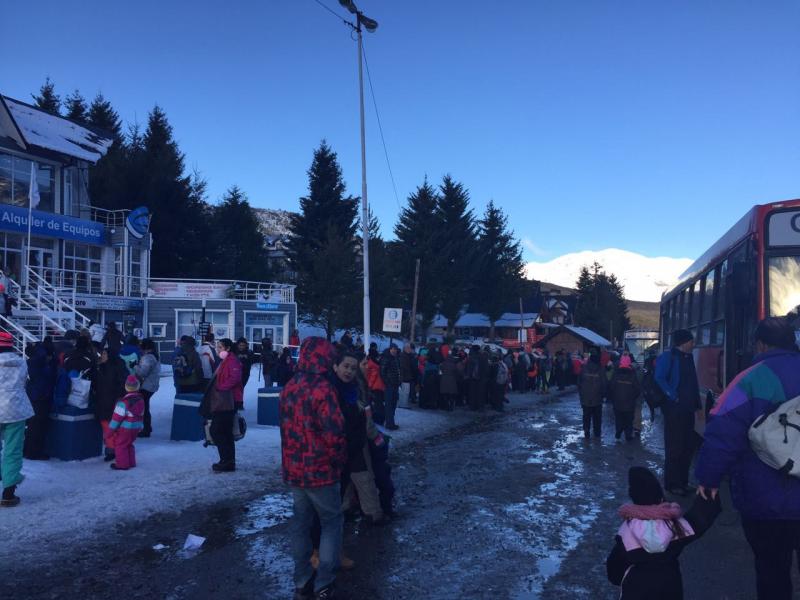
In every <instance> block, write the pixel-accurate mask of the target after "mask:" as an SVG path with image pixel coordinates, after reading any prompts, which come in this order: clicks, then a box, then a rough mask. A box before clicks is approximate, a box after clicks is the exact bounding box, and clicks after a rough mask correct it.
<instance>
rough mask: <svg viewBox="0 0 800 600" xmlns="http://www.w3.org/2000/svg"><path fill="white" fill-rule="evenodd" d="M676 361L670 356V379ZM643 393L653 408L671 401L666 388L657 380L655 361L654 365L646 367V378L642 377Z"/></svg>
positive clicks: (668, 377)
mask: <svg viewBox="0 0 800 600" xmlns="http://www.w3.org/2000/svg"><path fill="white" fill-rule="evenodd" d="M674 361H675V359H674V358H673V357H672V356H670V357H669V371H668V372H667V379H668V380H669V379H670V378H671V377H672V365H673V364H674ZM642 394H643V395H644V401H645V402H647V406H649V407H650V409H651V410H655V409H657V408H661V407H663V406H664V405H665V404H666V403H667V402H668V401H669V398H668V397H667V395H666V394H665V393H664V390H662V389H661V386H660V385H658V382H657V381H656V366H655V363H653V365H652V367H650V368H648V369H645V372H644V378H643V379H642Z"/></svg>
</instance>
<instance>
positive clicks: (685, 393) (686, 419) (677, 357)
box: [655, 329, 700, 496]
mask: <svg viewBox="0 0 800 600" xmlns="http://www.w3.org/2000/svg"><path fill="white" fill-rule="evenodd" d="M693 349H694V336H692V334H691V332H690V331H688V330H686V329H678V330H677V331H675V332H674V333H673V334H672V348H671V349H670V350H667V351H666V352H664V353H662V354H661V356H659V357H658V359H657V360H656V374H655V380H656V383H657V384H658V385H659V387H660V388H661V390H662V391H663V392H664V395H665V396H666V401H665V402H664V404H663V405H662V407H661V410H662V411H663V413H664V488H665V489H666V490H667V491H668V492H669V493H671V494H675V495H679V496H685V495H687V494H689V493H691V492H693V491H694V489H693V488H692V487H691V486H690V485H689V469H690V468H691V465H692V456H693V455H694V451H695V448H696V439H697V438H696V434H695V430H694V418H695V411H697V409H699V408H700V385H699V384H698V382H697V371H696V370H695V366H694V356H692V350H693Z"/></svg>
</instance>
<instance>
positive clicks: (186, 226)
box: [132, 106, 215, 277]
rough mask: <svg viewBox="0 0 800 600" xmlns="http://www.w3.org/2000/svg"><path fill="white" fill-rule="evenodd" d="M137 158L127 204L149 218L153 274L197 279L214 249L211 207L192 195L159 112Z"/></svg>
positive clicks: (152, 115)
mask: <svg viewBox="0 0 800 600" xmlns="http://www.w3.org/2000/svg"><path fill="white" fill-rule="evenodd" d="M140 152H141V157H140V160H139V161H138V163H139V164H138V165H137V167H139V168H140V169H141V170H140V171H139V172H138V173H134V174H133V175H134V176H138V182H137V184H136V188H135V190H136V195H135V198H134V200H133V203H132V206H147V207H148V208H149V209H150V212H151V213H152V215H153V217H152V220H151V222H150V230H151V233H152V234H153V238H154V244H153V256H152V259H151V264H152V272H153V276H155V277H202V276H204V274H205V270H206V269H207V267H208V264H209V263H210V262H211V260H210V257H211V256H212V255H213V253H214V252H215V250H214V248H213V244H211V243H210V240H211V226H210V223H209V220H210V219H209V217H210V210H209V206H208V204H207V203H206V202H205V201H204V199H200V198H197V197H195V195H194V194H193V189H192V181H191V177H189V176H187V175H186V174H185V172H184V156H183V154H182V153H181V151H180V150H179V149H178V144H177V142H175V140H174V138H173V135H172V126H171V125H170V124H169V121H168V120H167V116H166V114H165V113H164V111H163V110H162V109H161V108H160V107H158V106H156V107H155V108H153V110H152V111H151V112H150V115H149V117H148V122H147V130H146V131H145V134H144V137H143V138H142V147H141V150H140Z"/></svg>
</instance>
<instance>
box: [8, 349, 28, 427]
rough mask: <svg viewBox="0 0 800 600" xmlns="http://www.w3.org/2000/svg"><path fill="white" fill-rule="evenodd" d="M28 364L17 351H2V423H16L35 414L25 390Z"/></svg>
mask: <svg viewBox="0 0 800 600" xmlns="http://www.w3.org/2000/svg"><path fill="white" fill-rule="evenodd" d="M27 378H28V365H27V364H25V359H24V358H23V357H22V356H20V355H19V354H17V353H16V352H3V353H0V423H16V422H18V421H24V420H25V419H29V418H31V417H32V416H33V407H32V406H31V401H30V400H28V394H27V393H26V392H25V380H26V379H27Z"/></svg>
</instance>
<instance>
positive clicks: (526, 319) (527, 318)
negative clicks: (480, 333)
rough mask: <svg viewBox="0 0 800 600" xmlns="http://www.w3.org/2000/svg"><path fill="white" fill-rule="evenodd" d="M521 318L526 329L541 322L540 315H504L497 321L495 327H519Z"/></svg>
mask: <svg viewBox="0 0 800 600" xmlns="http://www.w3.org/2000/svg"><path fill="white" fill-rule="evenodd" d="M520 317H522V318H521V320H522V322H523V326H524V327H526V328H528V327H533V326H534V324H535V323H536V321H538V320H539V313H522V315H520V314H519V313H504V314H503V316H502V317H500V318H499V319H498V320H497V322H496V323H495V326H497V327H519V323H520Z"/></svg>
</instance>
